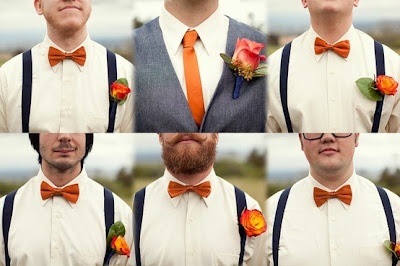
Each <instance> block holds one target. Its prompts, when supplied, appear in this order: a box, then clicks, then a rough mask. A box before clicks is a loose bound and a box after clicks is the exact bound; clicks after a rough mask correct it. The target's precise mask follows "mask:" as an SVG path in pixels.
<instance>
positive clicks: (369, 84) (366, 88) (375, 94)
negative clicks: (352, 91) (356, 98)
mask: <svg viewBox="0 0 400 266" xmlns="http://www.w3.org/2000/svg"><path fill="white" fill-rule="evenodd" d="M356 84H357V86H358V88H359V89H360V91H361V93H362V94H364V96H366V97H367V98H368V99H371V100H373V101H380V100H382V99H383V97H382V94H381V93H380V92H379V91H378V90H376V88H375V81H374V80H373V79H371V78H360V79H358V80H357V81H356Z"/></svg>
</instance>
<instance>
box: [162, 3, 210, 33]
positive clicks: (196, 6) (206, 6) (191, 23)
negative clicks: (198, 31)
mask: <svg viewBox="0 0 400 266" xmlns="http://www.w3.org/2000/svg"><path fill="white" fill-rule="evenodd" d="M164 7H165V9H166V10H167V11H168V12H169V13H171V15H173V16H174V17H175V18H177V19H178V20H179V21H180V22H182V23H183V24H185V25H186V26H188V27H191V28H194V27H197V26H198V25H200V24H201V23H202V22H204V21H205V20H206V19H207V18H209V17H210V16H211V15H212V14H213V13H214V12H215V11H216V10H217V8H218V1H216V0H204V1H188V0H165V2H164Z"/></svg>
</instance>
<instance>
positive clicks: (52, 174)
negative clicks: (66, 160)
mask: <svg viewBox="0 0 400 266" xmlns="http://www.w3.org/2000/svg"><path fill="white" fill-rule="evenodd" d="M42 172H43V174H44V175H45V176H46V177H47V178H48V179H49V180H50V181H51V182H52V183H53V184H54V185H56V186H57V187H63V186H65V185H66V184H68V183H69V182H71V181H72V180H74V179H75V178H76V177H77V176H78V175H79V174H80V170H79V169H77V168H74V169H68V170H66V171H59V170H57V169H56V168H49V167H46V166H45V167H43V166H42Z"/></svg>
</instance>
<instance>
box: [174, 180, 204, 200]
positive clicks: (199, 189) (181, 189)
mask: <svg viewBox="0 0 400 266" xmlns="http://www.w3.org/2000/svg"><path fill="white" fill-rule="evenodd" d="M188 190H189V191H190V190H191V191H193V192H196V193H197V194H199V195H200V196H202V197H205V198H207V197H208V195H210V193H211V183H210V181H206V182H203V183H201V184H198V185H196V186H193V185H186V186H184V185H181V184H179V183H177V182H174V181H169V184H168V194H169V196H170V197H171V198H174V197H177V196H179V195H182V194H183V193H185V192H186V191H188Z"/></svg>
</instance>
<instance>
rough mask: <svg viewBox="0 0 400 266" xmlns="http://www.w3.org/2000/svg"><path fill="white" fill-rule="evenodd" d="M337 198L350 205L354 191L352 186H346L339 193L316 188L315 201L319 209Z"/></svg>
mask: <svg viewBox="0 0 400 266" xmlns="http://www.w3.org/2000/svg"><path fill="white" fill-rule="evenodd" d="M331 198H337V199H339V200H341V201H342V202H343V203H345V204H347V205H350V203H351V200H352V191H351V187H350V185H345V186H343V187H341V188H340V189H338V190H337V191H331V192H328V191H325V190H323V189H320V188H317V187H314V201H315V204H316V205H317V207H319V206H322V205H323V204H324V203H325V202H327V201H328V199H331Z"/></svg>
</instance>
